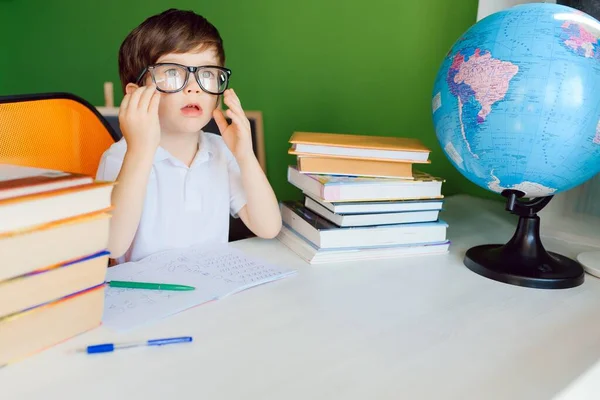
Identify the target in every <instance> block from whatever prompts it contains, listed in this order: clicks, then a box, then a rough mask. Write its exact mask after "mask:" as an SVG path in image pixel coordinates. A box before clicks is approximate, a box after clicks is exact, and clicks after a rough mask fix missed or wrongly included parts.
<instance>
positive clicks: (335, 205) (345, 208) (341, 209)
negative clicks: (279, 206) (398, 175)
mask: <svg viewBox="0 0 600 400" xmlns="http://www.w3.org/2000/svg"><path fill="white" fill-rule="evenodd" d="M303 194H304V205H305V206H306V207H307V208H309V209H311V210H312V209H313V208H312V207H314V206H316V205H319V206H322V207H325V208H326V209H328V210H329V211H331V212H333V213H336V214H370V213H388V212H403V211H428V210H438V211H441V210H442V207H443V205H444V201H443V200H386V201H359V202H352V201H347V202H329V201H323V200H320V199H319V198H316V197H311V195H310V194H309V193H303Z"/></svg>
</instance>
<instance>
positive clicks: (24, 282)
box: [0, 251, 108, 318]
mask: <svg viewBox="0 0 600 400" xmlns="http://www.w3.org/2000/svg"><path fill="white" fill-rule="evenodd" d="M107 266H108V252H106V251H101V252H98V253H95V254H91V255H88V256H87V257H83V258H81V259H77V260H72V261H68V262H63V263H60V264H57V265H55V266H51V267H48V268H45V269H41V270H37V271H33V272H30V273H28V274H25V275H21V276H17V277H14V278H11V279H7V280H4V281H1V282H0V318H1V317H3V316H6V315H9V314H13V313H16V312H19V311H23V310H26V309H29V308H33V307H35V306H37V305H40V304H44V303H47V302H49V301H53V300H58V299H60V298H62V297H65V296H68V295H70V294H72V293H76V292H80V291H82V290H84V289H87V288H89V287H93V286H97V285H100V284H102V283H104V278H105V276H106V268H107Z"/></svg>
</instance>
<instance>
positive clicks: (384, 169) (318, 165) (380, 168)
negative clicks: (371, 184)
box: [297, 156, 413, 179]
mask: <svg viewBox="0 0 600 400" xmlns="http://www.w3.org/2000/svg"><path fill="white" fill-rule="evenodd" d="M297 164H298V170H299V171H300V172H302V173H311V174H329V175H350V176H373V177H384V178H385V177H389V178H403V179H413V173H412V166H413V164H412V163H409V162H398V161H380V160H370V159H356V158H341V157H340V158H338V157H319V156H298V157H297Z"/></svg>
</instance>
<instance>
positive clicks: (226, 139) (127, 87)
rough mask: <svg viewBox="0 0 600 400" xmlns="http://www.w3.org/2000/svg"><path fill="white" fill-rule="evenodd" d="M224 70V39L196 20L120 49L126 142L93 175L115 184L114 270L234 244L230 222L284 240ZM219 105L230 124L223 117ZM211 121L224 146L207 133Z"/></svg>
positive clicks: (174, 17) (143, 29)
mask: <svg viewBox="0 0 600 400" xmlns="http://www.w3.org/2000/svg"><path fill="white" fill-rule="evenodd" d="M224 64H225V54H224V50H223V42H222V39H221V37H220V35H219V32H218V31H217V29H216V28H215V27H214V26H213V25H212V24H210V23H209V22H208V21H207V20H206V19H205V18H203V17H202V16H199V15H197V14H195V13H193V12H191V11H180V10H175V9H170V10H167V11H165V12H163V13H161V14H158V15H155V16H152V17H150V18H148V19H146V20H145V21H144V22H143V23H142V24H141V25H140V26H138V27H137V28H135V29H134V30H133V31H132V32H131V33H130V34H129V35H128V36H127V38H126V39H125V41H124V42H123V44H122V45H121V48H120V50H119V75H120V78H121V85H122V87H123V91H124V93H125V97H124V98H123V101H122V103H121V106H120V109H119V124H120V127H121V131H122V132H123V139H121V140H120V141H119V142H117V143H115V144H113V145H112V146H111V147H110V148H109V149H108V150H107V151H106V152H105V153H104V154H103V156H102V159H101V161H100V165H99V167H98V172H97V174H96V179H98V180H110V181H114V180H116V181H117V182H118V183H117V185H115V187H114V190H113V194H112V204H113V206H114V209H113V213H112V222H111V226H110V239H109V245H108V250H109V251H110V253H111V258H113V259H116V262H117V263H122V262H127V261H136V260H139V259H141V258H144V257H146V256H148V255H150V254H152V253H155V252H158V251H162V250H167V249H171V248H176V247H185V246H189V245H193V244H197V243H215V242H221V243H222V242H227V240H228V232H229V215H233V216H234V217H238V216H239V217H240V218H241V219H242V221H243V222H244V224H245V225H246V226H247V227H248V228H249V229H250V230H251V231H252V232H253V233H254V234H256V235H257V236H259V237H263V238H273V237H275V236H276V235H277V233H278V232H279V229H280V228H281V215H280V213H279V206H278V203H277V199H276V197H275V194H274V193H273V190H272V188H271V186H270V185H269V182H268V181H267V178H266V177H265V175H264V173H263V171H262V169H261V167H260V164H259V163H258V161H257V159H256V157H255V156H254V152H253V149H252V139H251V132H250V124H249V122H248V119H247V118H246V116H245V114H244V111H243V109H242V106H241V104H240V100H239V99H238V97H237V96H236V94H235V92H234V91H233V89H227V86H228V82H229V76H230V74H231V71H230V70H228V69H227V68H224ZM221 95H222V96H223V100H224V102H225V105H226V106H227V107H228V110H227V111H226V112H225V114H226V115H227V117H229V118H230V119H231V120H232V122H231V124H228V122H227V120H226V119H225V116H224V115H223V113H222V111H221V110H220V109H219V108H218V105H219V102H220V96H221ZM211 117H214V119H215V121H216V123H217V125H218V127H219V130H220V131H221V136H219V135H216V134H211V133H206V132H203V131H202V128H203V127H204V126H205V125H206V124H207V123H208V122H209V121H210V119H211Z"/></svg>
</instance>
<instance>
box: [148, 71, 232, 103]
mask: <svg viewBox="0 0 600 400" xmlns="http://www.w3.org/2000/svg"><path fill="white" fill-rule="evenodd" d="M146 72H150V75H151V76H152V81H153V82H154V84H155V85H156V88H157V89H158V90H159V91H161V92H163V93H176V92H179V91H180V90H183V88H185V87H186V86H187V84H188V80H189V79H190V72H191V73H193V74H194V77H195V78H196V82H198V85H199V86H200V89H202V90H203V91H205V92H206V93H209V94H217V95H218V94H223V92H225V89H227V86H228V85H229V77H230V76H231V70H230V69H228V68H224V67H219V66H217V65H203V66H200V67H189V66H187V65H181V64H176V63H158V64H153V65H149V66H148V67H146V68H144V70H143V71H142V73H141V74H140V77H139V78H138V80H137V82H136V83H137V84H138V85H139V84H140V81H141V80H142V78H143V77H144V75H145V74H146Z"/></svg>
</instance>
